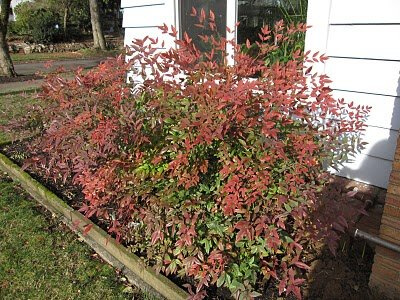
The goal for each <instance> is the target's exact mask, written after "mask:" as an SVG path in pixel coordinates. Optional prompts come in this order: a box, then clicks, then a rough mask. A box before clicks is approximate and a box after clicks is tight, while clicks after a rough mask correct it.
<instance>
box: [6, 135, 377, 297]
mask: <svg viewBox="0 0 400 300" xmlns="http://www.w3.org/2000/svg"><path fill="white" fill-rule="evenodd" d="M28 143H29V141H25V142H17V143H13V144H9V145H6V146H3V149H2V150H1V151H2V152H3V153H5V154H6V155H7V156H8V157H10V158H11V159H13V160H14V161H15V162H16V163H17V164H19V165H21V164H22V162H23V160H24V159H26V158H27V157H28V155H29V154H28V153H27V144H28ZM0 159H1V164H0V165H1V168H2V169H3V170H4V171H7V172H8V173H9V174H10V175H11V176H12V177H13V179H14V180H18V181H20V182H21V184H22V186H23V187H24V188H25V189H26V190H27V191H28V192H29V193H31V194H32V195H33V196H34V197H35V199H37V200H38V201H39V202H41V203H42V204H43V205H44V206H46V207H47V208H48V209H50V210H51V211H53V212H55V213H62V214H63V215H64V221H65V222H66V224H67V225H69V226H70V227H72V228H74V229H75V230H76V229H77V228H79V229H78V233H79V234H82V232H83V231H85V228H87V225H88V224H93V223H92V222H91V221H89V220H88V219H86V218H85V217H83V216H82V215H81V214H80V213H78V212H77V211H76V210H73V208H74V209H78V208H79V207H80V203H82V201H81V200H82V194H81V192H80V189H79V188H77V187H76V186H73V185H72V184H70V183H68V182H67V183H66V184H64V185H61V184H54V183H53V182H50V181H47V180H44V179H43V178H44V173H43V174H38V173H36V174H32V176H33V177H35V178H36V179H37V180H38V181H40V182H43V183H44V184H45V185H46V186H47V187H49V189H50V190H52V191H53V192H54V193H55V194H57V195H58V196H59V197H61V198H62V199H64V200H65V201H66V202H65V203H64V202H62V201H61V200H60V199H59V198H58V197H56V196H55V195H54V194H53V193H51V192H48V191H47V189H46V188H44V187H43V186H42V185H40V184H39V183H36V182H35V181H33V180H32V178H31V177H30V176H29V175H28V174H26V173H24V172H23V171H21V170H20V169H19V167H18V166H17V165H16V164H13V163H12V162H11V161H9V160H8V159H7V158H6V157H5V156H3V155H2V156H1V157H0ZM28 172H29V169H28ZM43 172H44V170H43ZM339 182H340V180H339ZM332 186H334V188H335V189H340V188H342V189H343V191H342V192H347V191H346V190H345V188H344V186H342V187H340V186H338V185H337V183H332ZM339 192H340V191H339ZM359 198H363V197H359ZM356 205H360V203H357V204H356ZM71 207H72V208H71ZM66 216H69V217H66ZM77 220H79V221H80V222H81V223H80V224H79V225H78V227H76V221H77ZM93 221H94V222H95V223H97V224H96V225H92V226H93V227H92V230H93V228H95V230H94V231H92V230H90V231H89V233H88V235H87V236H84V238H85V240H86V242H87V243H88V244H89V245H90V246H91V247H93V248H94V249H95V250H96V251H98V252H99V253H100V255H102V256H103V257H104V258H105V259H106V260H107V261H109V262H110V263H111V264H113V265H116V264H117V266H118V267H119V268H121V269H123V270H124V269H125V270H128V269H129V268H128V269H126V265H128V266H129V265H130V264H132V263H130V262H129V261H130V259H131V258H130V257H133V262H135V261H140V259H138V258H137V257H136V256H135V255H131V254H130V253H129V251H128V250H127V248H125V247H123V246H122V245H119V244H117V243H116V242H115V241H114V240H113V239H112V238H111V237H110V236H106V233H105V232H104V231H103V230H102V229H100V228H99V227H97V225H99V226H100V227H103V229H106V226H107V225H106V224H105V223H104V222H102V221H101V220H96V219H94V220H93ZM107 240H109V242H108V243H106V241H107ZM110 241H111V243H110ZM109 245H111V246H109ZM125 246H128V247H129V244H125ZM110 249H111V250H110ZM113 249H114V250H113ZM315 249H316V250H314V251H312V252H309V253H308V257H307V260H308V264H309V265H310V266H311V272H310V273H309V276H308V277H307V282H306V284H305V285H304V288H303V293H304V296H305V298H308V299H382V298H381V297H378V296H377V295H376V294H375V292H373V291H371V290H370V289H369V287H368V280H369V275H370V272H371V267H372V263H373V256H374V251H373V249H372V248H371V247H370V246H369V245H368V244H367V243H366V242H364V241H360V240H354V239H353V238H351V237H350V236H349V235H344V236H343V238H342V240H341V242H340V246H339V249H338V252H337V255H336V257H335V256H333V255H332V254H331V253H330V251H329V250H328V249H327V247H326V246H325V245H323V244H321V245H318V247H315ZM112 251H114V252H115V251H117V252H120V253H123V257H122V258H117V261H115V257H112V256H111V257H110V256H109V255H110V252H111V253H113V252H112ZM133 265H135V263H133ZM133 268H134V267H133ZM136 268H137V270H140V269H142V270H144V268H143V266H142V265H140V264H137V265H136ZM146 270H147V269H146ZM145 272H148V274H149V276H150V278H153V277H156V278H164V277H159V276H157V275H155V274H154V273H153V272H152V271H145ZM129 274H130V275H131V278H132V280H133V281H135V282H136V283H138V280H137V274H135V275H134V274H132V273H129V272H128V276H129ZM145 278H146V276H145ZM170 279H172V280H174V281H175V283H177V284H183V283H184V282H183V281H181V280H177V279H176V278H170ZM147 280H149V279H148V278H147V279H144V281H143V278H142V279H141V280H139V285H141V286H143V284H144V286H146V281H147ZM161 282H164V283H165V282H167V286H170V287H172V288H171V290H175V292H176V293H177V294H175V295H174V296H171V297H172V298H171V297H169V298H170V299H178V298H177V297H178V295H180V297H181V298H182V299H183V298H185V293H184V292H183V291H182V290H180V289H179V288H177V287H176V286H174V285H173V284H172V283H169V281H168V280H167V279H162V280H161ZM147 284H149V285H150V286H152V287H153V288H155V289H158V288H159V287H160V282H154V281H153V282H151V279H150V281H147ZM161 285H162V284H161ZM208 293H209V297H208V298H207V299H229V298H228V297H225V296H224V295H225V294H226V293H224V291H223V290H216V289H209V290H208ZM167 298H168V297H167ZM278 298H279V299H284V298H282V297H279V296H278V291H277V289H276V288H274V287H273V285H272V286H271V288H266V290H265V291H264V298H263V299H278ZM292 298H293V297H292V296H289V297H288V299H292ZM293 299H294V298H293Z"/></svg>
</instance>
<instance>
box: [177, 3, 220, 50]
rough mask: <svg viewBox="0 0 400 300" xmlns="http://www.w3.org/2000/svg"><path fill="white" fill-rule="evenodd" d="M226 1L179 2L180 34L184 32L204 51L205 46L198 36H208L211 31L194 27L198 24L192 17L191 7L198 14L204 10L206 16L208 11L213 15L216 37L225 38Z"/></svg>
mask: <svg viewBox="0 0 400 300" xmlns="http://www.w3.org/2000/svg"><path fill="white" fill-rule="evenodd" d="M226 2H227V1H226V0H181V1H180V27H181V28H180V32H181V35H182V34H183V33H184V32H186V33H187V34H188V35H189V36H190V37H191V38H192V39H193V41H194V43H195V45H196V47H198V49H199V50H206V47H207V46H206V45H204V43H202V41H201V40H200V39H199V38H198V36H199V35H210V34H211V31H210V30H207V29H203V28H199V27H197V26H195V24H197V23H198V19H197V18H196V17H192V16H191V15H190V14H191V12H192V7H194V8H195V9H196V10H197V11H198V13H200V11H201V9H204V11H205V12H206V14H207V15H208V14H209V12H210V10H211V11H212V12H213V13H214V14H215V21H216V25H217V35H218V36H219V37H226Z"/></svg>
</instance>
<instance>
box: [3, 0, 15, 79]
mask: <svg viewBox="0 0 400 300" xmlns="http://www.w3.org/2000/svg"><path fill="white" fill-rule="evenodd" d="M10 4H11V0H2V1H1V2H0V72H1V74H3V75H6V76H9V77H14V76H16V75H17V74H16V73H15V70H14V66H13V63H12V60H11V57H10V53H9V51H8V44H7V38H6V37H7V27H8V18H9V15H10Z"/></svg>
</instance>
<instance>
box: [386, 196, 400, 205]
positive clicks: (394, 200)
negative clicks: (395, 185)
mask: <svg viewBox="0 0 400 300" xmlns="http://www.w3.org/2000/svg"><path fill="white" fill-rule="evenodd" d="M385 203H386V204H388V205H391V206H396V207H400V195H394V194H389V193H387V194H386V200H385Z"/></svg>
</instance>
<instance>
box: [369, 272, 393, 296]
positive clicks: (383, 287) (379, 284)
mask: <svg viewBox="0 0 400 300" xmlns="http://www.w3.org/2000/svg"><path fill="white" fill-rule="evenodd" d="M369 286H370V287H371V288H375V289H377V290H378V291H379V292H381V293H382V294H384V295H385V296H386V297H388V298H389V299H398V298H399V294H400V287H399V284H398V283H390V282H387V281H386V280H384V279H382V278H381V277H379V276H376V275H375V274H374V273H372V275H371V277H370V279H369Z"/></svg>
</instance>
